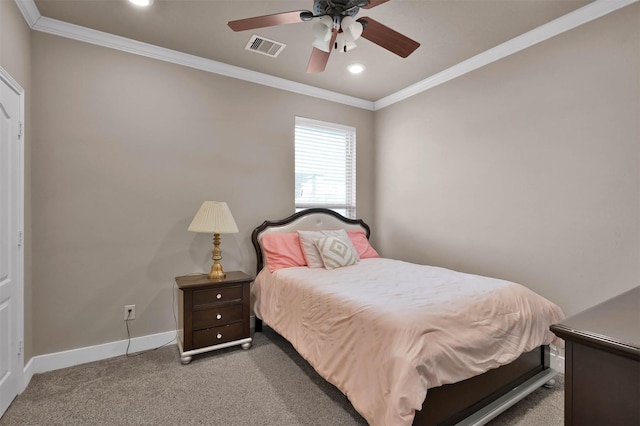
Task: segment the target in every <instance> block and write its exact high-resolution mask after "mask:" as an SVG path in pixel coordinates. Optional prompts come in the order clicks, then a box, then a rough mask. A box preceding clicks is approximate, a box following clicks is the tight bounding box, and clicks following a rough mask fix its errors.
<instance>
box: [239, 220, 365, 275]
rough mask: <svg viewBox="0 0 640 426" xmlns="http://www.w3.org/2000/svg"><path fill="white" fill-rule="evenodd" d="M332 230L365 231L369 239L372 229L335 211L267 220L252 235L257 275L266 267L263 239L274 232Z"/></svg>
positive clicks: (360, 221) (362, 222)
mask: <svg viewBox="0 0 640 426" xmlns="http://www.w3.org/2000/svg"><path fill="white" fill-rule="evenodd" d="M331 229H345V230H347V231H350V230H363V231H364V232H365V235H366V236H367V238H369V236H370V235H371V229H370V228H369V225H367V224H366V223H365V222H364V221H363V220H362V219H349V218H346V217H344V216H342V215H341V214H340V213H336V212H334V211H333V210H329V209H323V208H313V209H307V210H303V211H300V212H298V213H294V214H293V215H291V216H289V217H288V218H286V219H281V220H273V221H271V220H265V221H264V222H263V223H262V225H260V226H258V227H257V228H256V229H254V230H253V232H252V233H251V242H252V243H253V247H254V248H255V250H256V259H257V269H256V274H257V273H258V272H260V271H261V270H262V268H263V267H264V254H263V252H262V244H261V238H262V236H263V235H266V234H270V233H274V232H296V231H323V230H331Z"/></svg>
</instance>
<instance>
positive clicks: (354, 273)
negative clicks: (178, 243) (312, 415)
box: [252, 259, 564, 426]
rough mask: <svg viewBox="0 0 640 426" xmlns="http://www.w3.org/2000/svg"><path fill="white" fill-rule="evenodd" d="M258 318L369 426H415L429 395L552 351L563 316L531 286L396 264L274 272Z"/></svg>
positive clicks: (259, 288)
mask: <svg viewBox="0 0 640 426" xmlns="http://www.w3.org/2000/svg"><path fill="white" fill-rule="evenodd" d="M252 292H253V294H254V297H255V305H254V309H255V313H256V315H257V316H258V317H260V318H261V319H262V320H264V321H265V323H266V324H268V325H269V326H270V327H272V328H273V329H274V330H275V331H277V332H278V333H279V334H281V335H282V336H283V337H285V338H286V339H287V340H288V341H290V342H291V343H292V344H293V346H294V347H295V348H296V350H297V351H298V352H299V353H300V354H301V355H302V356H303V357H304V358H305V359H306V360H307V361H308V362H309V363H310V364H311V365H312V366H313V367H314V368H315V369H316V371H317V372H318V373H319V374H320V375H321V376H322V377H324V378H325V379H326V380H327V381H329V382H330V383H332V384H334V385H335V386H336V387H338V388H339V389H340V390H341V391H342V392H343V393H344V394H345V395H347V397H348V398H349V400H350V401H351V403H352V404H353V406H354V408H355V409H356V410H357V411H358V412H359V413H360V414H361V415H362V416H363V417H364V418H365V419H366V420H367V421H368V422H369V424H371V425H384V426H393V425H410V424H411V423H412V421H413V417H414V413H415V411H414V410H419V409H420V408H421V407H422V402H423V401H424V398H425V396H426V393H427V389H428V388H431V387H436V386H440V385H442V384H447V383H454V382H458V381H461V380H465V379H468V378H470V377H473V376H476V375H478V374H481V373H484V372H485V371H487V370H490V369H492V368H496V367H499V366H501V365H503V364H508V363H510V362H511V361H513V360H515V359H516V358H517V357H518V356H519V355H520V354H522V353H523V352H528V351H530V350H533V349H534V348H536V347H537V346H540V345H542V344H550V343H552V342H553V340H554V338H555V336H554V335H553V334H552V333H551V332H550V331H549V326H550V325H551V324H553V323H555V322H558V321H559V320H561V319H562V318H564V314H563V313H562V311H561V309H560V308H559V307H558V306H556V305H555V304H553V303H551V302H549V301H548V300H546V299H544V298H543V297H541V296H539V295H537V294H536V293H534V292H532V291H531V290H529V289H527V288H526V287H524V286H521V285H519V284H515V283H512V282H508V281H504V280H498V279H493V278H487V277H481V276H478V275H471V274H464V273H460V272H455V271H451V270H448V269H444V268H437V267H431V266H424V265H416V264H412V263H406V262H401V261H397V260H391V259H362V260H361V261H360V262H359V263H358V264H357V265H353V266H349V267H344V268H339V269H335V270H325V269H310V268H307V267H298V268H288V269H280V270H278V271H275V272H274V273H270V272H269V271H268V268H264V270H263V271H262V272H261V273H260V274H259V275H258V277H257V279H256V281H255V283H254V285H253V289H252Z"/></svg>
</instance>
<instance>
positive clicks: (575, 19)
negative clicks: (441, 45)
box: [374, 0, 638, 111]
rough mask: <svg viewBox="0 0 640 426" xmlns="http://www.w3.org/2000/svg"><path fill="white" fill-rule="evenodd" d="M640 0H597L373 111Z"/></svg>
mask: <svg viewBox="0 0 640 426" xmlns="http://www.w3.org/2000/svg"><path fill="white" fill-rule="evenodd" d="M637 1H638V0H596V1H594V2H592V3H589V4H588V5H586V6H583V7H581V8H580V9H576V10H574V11H573V12H570V13H568V14H566V15H564V16H561V17H559V18H557V19H554V20H553V21H549V22H548V23H546V24H543V25H541V26H539V27H537V28H535V29H533V30H531V31H529V32H526V33H524V34H522V35H520V36H518V37H515V38H513V39H511V40H509V41H506V42H504V43H502V44H499V45H498V46H496V47H494V48H491V49H489V50H486V51H484V52H482V53H480V54H478V55H476V56H473V57H471V58H469V59H467V60H465V61H462V62H460V63H458V64H456V65H454V66H452V67H450V68H447V69H446V70H444V71H441V72H439V73H437V74H434V75H432V76H431V77H429V78H426V79H424V80H422V81H419V82H418V83H415V84H412V85H411V86H407V87H406V88H404V89H401V90H399V91H397V92H396V93H393V94H391V95H389V96H386V97H384V98H381V99H378V100H377V101H375V102H374V111H377V110H380V109H382V108H384V107H387V106H389V105H392V104H394V103H396V102H400V101H402V100H405V99H407V98H410V97H412V96H415V95H417V94H418V93H422V92H424V91H426V90H429V89H432V88H434V87H436V86H439V85H441V84H443V83H446V82H447V81H450V80H453V79H454V78H457V77H460V76H462V75H464V74H467V73H469V72H471V71H473V70H476V69H478V68H480V67H483V66H485V65H488V64H490V63H492V62H495V61H498V60H500V59H502V58H504V57H506V56H509V55H513V54H514V53H517V52H519V51H521V50H524V49H526V48H528V47H531V46H533V45H535V44H538V43H540V42H543V41H545V40H547V39H549V38H551V37H554V36H556V35H558V34H562V33H564V32H566V31H569V30H571V29H573V28H576V27H578V26H580V25H582V24H586V23H587V22H590V21H593V20H594V19H597V18H600V17H602V16H604V15H606V14H608V13H611V12H613V11H616V10H618V9H620V8H623V7H625V6H628V5H630V4H632V3H635V2H637Z"/></svg>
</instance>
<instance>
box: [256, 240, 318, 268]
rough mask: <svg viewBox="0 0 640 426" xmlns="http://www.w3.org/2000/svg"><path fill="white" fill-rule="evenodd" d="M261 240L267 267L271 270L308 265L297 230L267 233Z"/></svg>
mask: <svg viewBox="0 0 640 426" xmlns="http://www.w3.org/2000/svg"><path fill="white" fill-rule="evenodd" d="M260 241H261V242H262V251H263V252H264V256H265V258H266V259H265V260H266V262H267V267H268V268H269V270H270V271H271V272H274V271H277V270H278V269H282V268H291V267H293V266H306V265H307V261H306V260H305V259H304V255H303V254H302V248H301V247H300V237H299V236H298V233H297V232H290V233H280V234H279V233H273V234H266V235H263V236H262V238H261V239H260Z"/></svg>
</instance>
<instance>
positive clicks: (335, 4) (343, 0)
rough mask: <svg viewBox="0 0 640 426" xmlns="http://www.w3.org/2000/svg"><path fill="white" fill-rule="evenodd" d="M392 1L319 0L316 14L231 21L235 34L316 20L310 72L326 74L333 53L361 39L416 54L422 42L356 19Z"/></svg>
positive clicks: (302, 12) (404, 53)
mask: <svg viewBox="0 0 640 426" xmlns="http://www.w3.org/2000/svg"><path fill="white" fill-rule="evenodd" d="M388 1H389V0H315V1H314V2H313V12H311V11H309V10H298V11H291V12H282V13H276V14H272V15H264V16H256V17H253V18H246V19H240V20H237V21H230V22H229V23H228V25H229V27H230V28H231V29H232V30H234V31H245V30H251V29H256V28H264V27H271V26H276V25H284V24H293V23H297V22H308V21H312V20H316V23H315V24H314V26H313V37H314V41H313V43H312V47H313V50H312V52H311V58H310V59H309V64H308V65H307V73H317V72H322V71H324V69H325V68H326V65H327V62H328V61H329V55H330V54H331V52H332V50H337V51H339V52H348V51H350V50H352V49H354V48H355V47H357V46H356V43H355V41H356V40H358V39H359V38H360V37H362V38H364V39H367V40H369V41H371V42H372V43H374V44H377V45H378V46H380V47H382V48H384V49H386V50H388V51H390V52H392V53H394V54H396V55H398V56H400V57H402V58H406V57H407V56H409V55H410V54H411V53H413V51H415V50H416V49H417V48H418V47H419V46H420V43H418V42H417V41H414V40H412V39H410V38H409V37H407V36H405V35H403V34H400V33H399V32H397V31H395V30H392V29H391V28H389V27H386V26H384V25H383V24H381V23H379V22H377V21H375V20H373V19H371V18H367V17H364V18H359V19H356V18H355V16H356V15H357V14H358V12H359V11H360V9H371V8H372V7H376V6H379V5H381V4H383V3H386V2H388Z"/></svg>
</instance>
